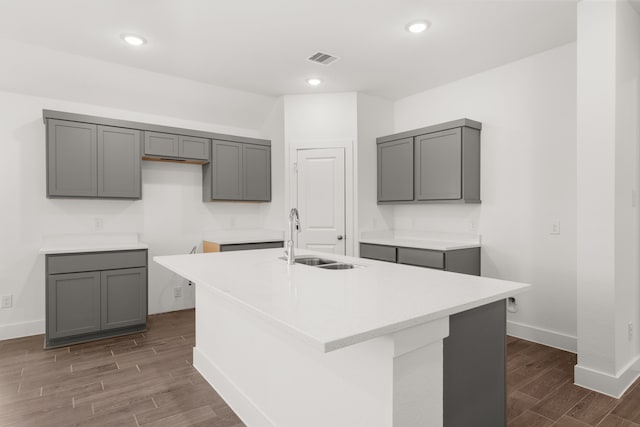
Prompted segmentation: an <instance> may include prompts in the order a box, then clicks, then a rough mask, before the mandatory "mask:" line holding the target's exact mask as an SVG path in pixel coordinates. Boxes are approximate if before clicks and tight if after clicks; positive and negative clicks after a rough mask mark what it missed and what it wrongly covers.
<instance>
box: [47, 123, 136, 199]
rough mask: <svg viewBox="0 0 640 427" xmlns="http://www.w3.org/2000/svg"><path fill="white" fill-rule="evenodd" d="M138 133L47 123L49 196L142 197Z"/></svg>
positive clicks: (117, 129)
mask: <svg viewBox="0 0 640 427" xmlns="http://www.w3.org/2000/svg"><path fill="white" fill-rule="evenodd" d="M140 143H141V134H140V132H139V131H137V130H133V129H124V128H117V127H111V126H98V125H94V124H88V123H78V122H71V121H64V120H55V119H48V120H47V197H74V198H81V197H83V198H118V199H139V198H141V195H142V193H141V183H140V182H141V172H140Z"/></svg>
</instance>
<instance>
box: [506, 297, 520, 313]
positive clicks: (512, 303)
mask: <svg viewBox="0 0 640 427" xmlns="http://www.w3.org/2000/svg"><path fill="white" fill-rule="evenodd" d="M507 311H508V312H509V313H517V312H518V301H517V300H516V298H515V297H509V298H507Z"/></svg>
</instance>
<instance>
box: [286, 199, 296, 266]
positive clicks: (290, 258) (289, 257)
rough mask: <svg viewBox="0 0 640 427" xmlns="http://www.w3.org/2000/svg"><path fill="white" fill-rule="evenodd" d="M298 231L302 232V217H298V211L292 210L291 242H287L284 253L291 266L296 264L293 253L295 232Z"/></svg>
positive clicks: (290, 222)
mask: <svg viewBox="0 0 640 427" xmlns="http://www.w3.org/2000/svg"><path fill="white" fill-rule="evenodd" d="M298 230H300V215H298V209H296V208H291V211H290V212H289V240H287V248H286V249H285V251H284V254H285V255H286V256H287V264H289V265H293V264H295V262H296V256H295V254H294V253H293V232H294V231H298Z"/></svg>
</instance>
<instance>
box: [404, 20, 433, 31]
mask: <svg viewBox="0 0 640 427" xmlns="http://www.w3.org/2000/svg"><path fill="white" fill-rule="evenodd" d="M430 26H431V23H430V22H429V21H413V22H409V23H408V24H407V26H406V28H407V31H409V32H410V33H413V34H420V33H424V32H425V31H426V30H427V29H428V28H429V27H430Z"/></svg>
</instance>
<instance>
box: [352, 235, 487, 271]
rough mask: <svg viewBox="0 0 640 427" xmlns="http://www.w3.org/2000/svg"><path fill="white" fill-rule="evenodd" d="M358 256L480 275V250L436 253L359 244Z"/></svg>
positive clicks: (428, 250) (471, 249)
mask: <svg viewBox="0 0 640 427" xmlns="http://www.w3.org/2000/svg"><path fill="white" fill-rule="evenodd" d="M360 256H361V257H362V258H369V259H375V260H378V261H389V262H397V263H398V264H407V265H415V266H418V267H427V268H436V269H439V270H445V271H451V272H453V273H463V274H471V275H474V276H479V275H480V248H466V249H455V250H449V251H437V250H431V249H419V248H405V247H396V246H387V245H375V244H371V243H360Z"/></svg>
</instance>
